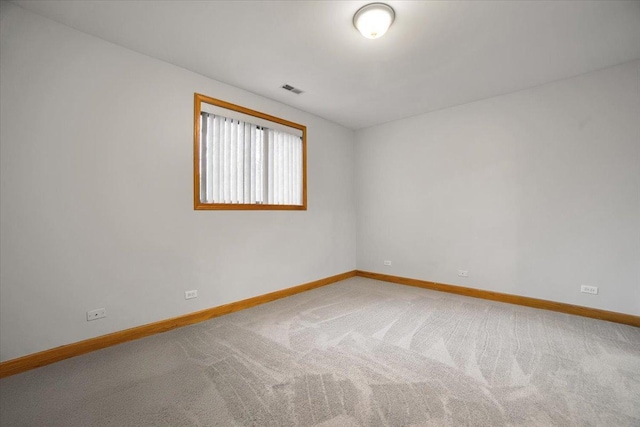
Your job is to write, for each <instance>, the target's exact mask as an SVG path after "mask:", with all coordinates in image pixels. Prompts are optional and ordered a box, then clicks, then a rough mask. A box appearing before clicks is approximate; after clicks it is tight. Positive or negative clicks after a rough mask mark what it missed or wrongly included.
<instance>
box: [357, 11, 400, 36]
mask: <svg viewBox="0 0 640 427" xmlns="http://www.w3.org/2000/svg"><path fill="white" fill-rule="evenodd" d="M395 17H396V14H395V12H394V11H393V9H392V8H391V6H389V5H386V4H384V3H371V4H368V5H366V6H363V7H361V8H360V9H358V11H357V12H356V14H355V15H354V16H353V25H355V27H356V28H357V29H358V31H360V33H361V34H362V35H363V36H365V37H366V38H368V39H377V38H379V37H382V36H383V35H384V34H385V33H386V32H387V30H388V29H389V27H390V26H391V24H392V23H393V20H394V19H395Z"/></svg>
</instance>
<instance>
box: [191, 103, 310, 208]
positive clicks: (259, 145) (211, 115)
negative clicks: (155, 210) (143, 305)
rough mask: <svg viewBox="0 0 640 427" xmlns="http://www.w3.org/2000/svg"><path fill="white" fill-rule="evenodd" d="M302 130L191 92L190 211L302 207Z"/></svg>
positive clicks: (304, 180) (304, 181) (304, 202)
mask: <svg viewBox="0 0 640 427" xmlns="http://www.w3.org/2000/svg"><path fill="white" fill-rule="evenodd" d="M306 132H307V128H306V127H305V126H303V125H299V124H297V123H292V122H289V121H287V120H284V119H280V118H278V117H274V116H270V115H268V114H264V113H260V112H258V111H254V110H249V109H247V108H244V107H240V106H237V105H234V104H230V103H228V102H225V101H220V100H217V99H214V98H209V97H207V96H204V95H200V94H197V93H196V94H195V117H194V209H196V210H206V209H282V210H306V209H307V174H306V148H307V147H306V140H307V138H306Z"/></svg>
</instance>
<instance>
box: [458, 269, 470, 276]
mask: <svg viewBox="0 0 640 427" xmlns="http://www.w3.org/2000/svg"><path fill="white" fill-rule="evenodd" d="M458 276H460V277H469V271H468V270H458Z"/></svg>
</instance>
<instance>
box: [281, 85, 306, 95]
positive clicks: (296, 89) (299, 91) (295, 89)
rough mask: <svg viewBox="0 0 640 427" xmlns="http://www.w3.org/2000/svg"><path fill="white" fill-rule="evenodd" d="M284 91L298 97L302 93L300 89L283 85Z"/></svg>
mask: <svg viewBox="0 0 640 427" xmlns="http://www.w3.org/2000/svg"><path fill="white" fill-rule="evenodd" d="M282 89H285V90H288V91H289V92H293V93H295V94H296V95H300V94H301V93H302V91H301V90H300V89H298V88H295V87H293V86H291V85H282Z"/></svg>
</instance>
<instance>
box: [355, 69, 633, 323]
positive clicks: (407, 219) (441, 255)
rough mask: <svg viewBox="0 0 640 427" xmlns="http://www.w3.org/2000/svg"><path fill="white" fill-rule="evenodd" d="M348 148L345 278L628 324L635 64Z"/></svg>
mask: <svg viewBox="0 0 640 427" xmlns="http://www.w3.org/2000/svg"><path fill="white" fill-rule="evenodd" d="M356 140H357V143H356V159H357V171H356V189H357V218H358V223H357V242H358V243H357V252H358V253H357V265H358V269H361V270H368V271H374V272H381V273H388V274H393V275H398V276H404V277H411V278H418V279H424V280H431V281H438V282H443V283H449V284H458V285H462V286H469V287H474V288H480V289H487V290H493V291H499V292H506V293H510V294H517V295H526V296H530V297H536V298H543V299H548V300H554V301H561V302H566V303H573V304H578V305H583V306H588V307H596V308H601V309H606V310H613V311H618V312H623V313H631V314H636V315H637V314H640V61H635V62H632V63H627V64H624V65H620V66H616V67H613V68H609V69H605V70H601V71H598V72H593V73H589V74H585V75H582V76H579V77H575V78H572V79H568V80H563V81H559V82H555V83H552V84H548V85H545V86H541V87H537V88H533V89H530V90H525V91H521V92H517V93H512V94H509V95H504V96H499V97H495V98H491V99H487V100H483V101H479V102H474V103H471V104H466V105H462V106H458V107H454V108H449V109H445V110H441V111H437V112H432V113H429V114H423V115H420V116H416V117H412V118H408V119H404V120H398V121H395V122H391V123H387V124H383V125H380V126H376V127H371V128H368V129H364V130H361V131H359V132H358V133H357V135H356ZM383 260H391V261H392V262H393V264H392V266H391V267H385V266H383ZM459 269H464V270H469V274H470V275H469V277H468V278H462V277H458V275H457V272H458V270H459ZM581 284H588V285H595V286H599V287H600V294H599V295H597V296H594V295H587V294H581V293H580V292H579V287H580V285H581Z"/></svg>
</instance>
